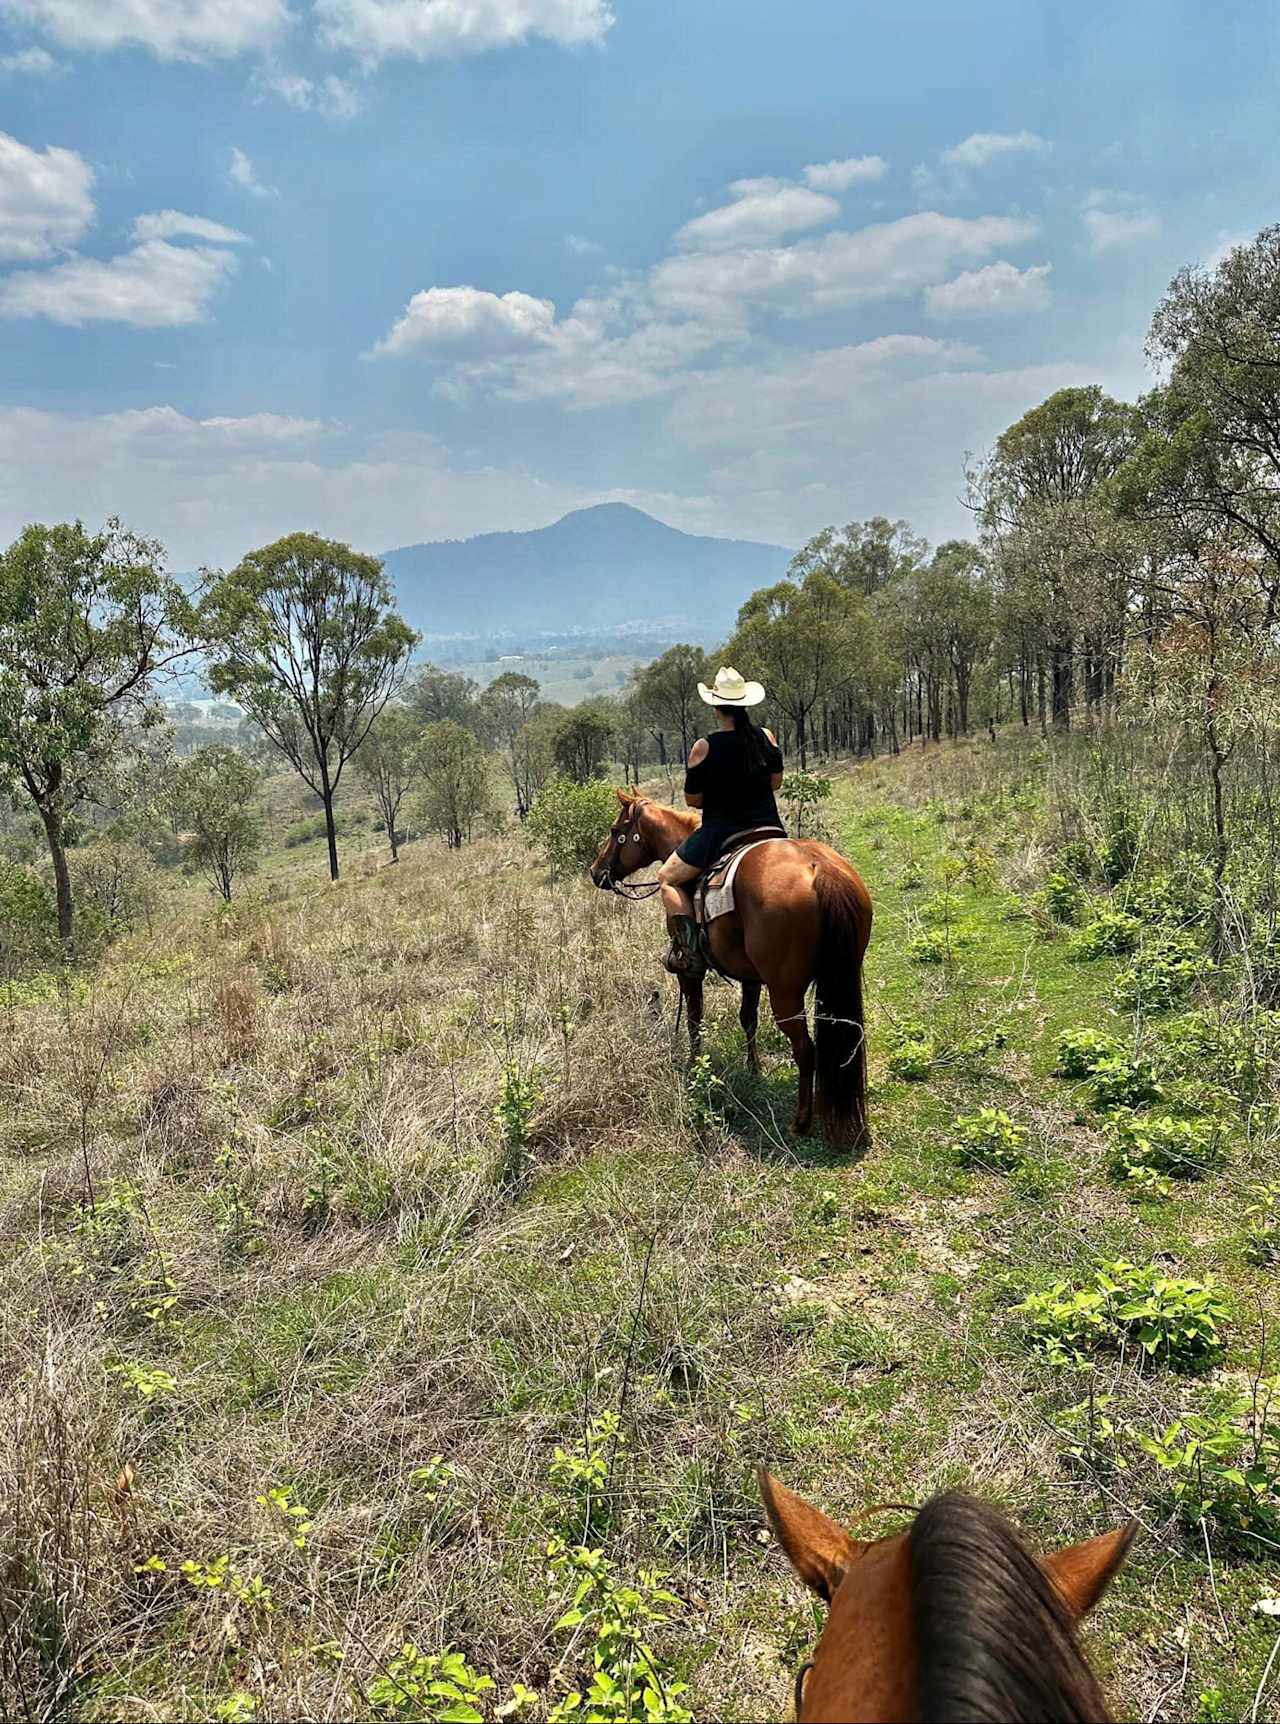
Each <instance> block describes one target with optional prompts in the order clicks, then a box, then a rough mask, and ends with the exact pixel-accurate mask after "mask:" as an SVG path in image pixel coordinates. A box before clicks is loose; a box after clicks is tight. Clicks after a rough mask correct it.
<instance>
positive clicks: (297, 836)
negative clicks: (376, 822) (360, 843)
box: [281, 808, 369, 850]
mask: <svg viewBox="0 0 1280 1724" xmlns="http://www.w3.org/2000/svg"><path fill="white" fill-rule="evenodd" d="M333 824H334V827H335V829H336V831H337V833H338V835H339V837H341V835H342V834H343V833H344V832H350V831H351V829H352V827H354V826H367V825H368V824H369V816H368V814H367V813H366V812H365V810H364V809H363V808H355V809H344V810H343V811H342V813H340V814H339V813H337V812H336V811H335V813H334V816H333ZM325 835H326V833H325V824H324V815H323V814H312V815H310V816H309V817H308V818H307V819H306V820H299V821H297V822H295V824H294V825H292V826H290V827H289V828H288V829H287V831H286V832H285V835H284V837H283V839H282V840H281V842H282V843H283V845H284V847H285V849H286V850H296V849H297V848H298V846H299V845H300V844H311V843H314V841H315V840H316V839H318V838H323V837H325Z"/></svg>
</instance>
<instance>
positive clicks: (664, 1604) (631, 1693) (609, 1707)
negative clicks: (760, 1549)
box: [547, 1539, 693, 1724]
mask: <svg viewBox="0 0 1280 1724" xmlns="http://www.w3.org/2000/svg"><path fill="white" fill-rule="evenodd" d="M547 1555H548V1557H549V1558H550V1566H551V1572H552V1574H553V1575H557V1576H562V1577H563V1578H564V1579H566V1580H568V1581H569V1582H571V1583H572V1584H573V1587H574V1593H573V1603H572V1604H571V1605H570V1607H569V1609H568V1610H567V1611H566V1612H565V1613H564V1615H563V1616H562V1617H561V1618H560V1620H559V1622H557V1623H556V1631H557V1632H558V1633H564V1634H569V1635H571V1636H572V1638H573V1640H574V1641H577V1640H579V1639H580V1638H582V1637H584V1636H585V1638H586V1639H587V1640H588V1641H589V1643H590V1645H591V1684H590V1687H589V1688H588V1690H587V1692H586V1693H585V1694H583V1693H581V1692H580V1691H576V1690H575V1691H574V1692H573V1693H571V1694H567V1695H566V1696H565V1698H564V1699H563V1700H561V1701H559V1702H558V1704H557V1705H555V1706H554V1707H552V1709H551V1711H550V1712H549V1713H548V1715H547V1717H548V1724H610V1721H611V1720H615V1719H616V1720H617V1721H618V1724H629V1721H630V1720H631V1719H637V1720H638V1719H644V1720H645V1721H646V1724H690V1720H691V1719H692V1717H693V1714H692V1713H691V1712H689V1711H688V1710H687V1709H686V1708H685V1707H684V1706H683V1705H681V1702H680V1697H681V1695H682V1694H683V1693H684V1692H685V1684H684V1683H683V1682H676V1681H674V1680H673V1679H672V1677H671V1676H669V1675H664V1674H663V1673H662V1670H661V1667H660V1666H659V1664H658V1660H657V1658H656V1657H655V1655H654V1652H653V1648H652V1647H651V1646H650V1645H649V1643H648V1640H647V1639H646V1635H647V1634H648V1632H649V1629H650V1626H651V1625H652V1624H657V1623H663V1622H666V1621H667V1620H668V1617H669V1609H670V1607H671V1606H674V1605H678V1604H679V1602H680V1601H679V1599H678V1598H677V1597H676V1596H675V1594H674V1593H671V1592H668V1591H667V1590H666V1588H665V1587H664V1585H663V1577H662V1576H661V1575H659V1574H657V1573H656V1572H654V1571H651V1570H646V1569H641V1570H640V1572H639V1574H638V1575H637V1577H636V1585H634V1586H627V1585H625V1584H623V1583H622V1582H620V1581H619V1579H618V1578H617V1571H616V1568H615V1565H614V1564H613V1563H612V1562H610V1560H609V1558H608V1557H607V1556H606V1555H605V1554H604V1552H603V1551H602V1550H587V1549H585V1548H583V1547H581V1546H580V1547H578V1548H576V1549H574V1548H571V1547H568V1546H566V1545H564V1544H562V1543H561V1542H560V1540H558V1539H555V1540H553V1541H552V1543H551V1544H550V1545H549V1546H548V1549H547Z"/></svg>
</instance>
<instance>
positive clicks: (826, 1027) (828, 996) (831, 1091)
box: [813, 861, 871, 1148]
mask: <svg viewBox="0 0 1280 1724" xmlns="http://www.w3.org/2000/svg"><path fill="white" fill-rule="evenodd" d="M813 884H814V890H815V891H816V892H817V895H818V912H819V917H820V922H821V933H820V936H819V943H818V964H817V976H816V980H817V990H816V999H815V1002H814V1013H813V1016H814V1047H815V1059H814V1108H815V1112H816V1115H817V1123H818V1126H819V1128H820V1129H821V1130H822V1131H823V1132H824V1134H825V1135H826V1136H827V1137H828V1138H830V1140H831V1141H832V1142H833V1143H836V1144H848V1145H851V1146H853V1147H855V1148H861V1147H862V1146H863V1145H864V1144H865V1143H866V1141H867V1042H866V1031H865V1027H864V1023H863V1015H862V954H863V952H864V951H865V949H866V944H867V940H868V938H869V936H870V933H871V926H870V924H871V905H870V903H869V902H868V901H867V899H866V896H865V891H864V890H863V889H862V888H861V886H860V882H859V881H858V878H857V876H856V875H855V874H854V873H853V872H852V870H849V872H847V873H846V872H845V870H844V869H843V868H839V869H838V868H836V867H833V866H832V864H831V863H830V862H826V861H824V862H823V863H822V864H821V865H820V866H819V868H818V870H817V872H816V874H815V875H814V881H813Z"/></svg>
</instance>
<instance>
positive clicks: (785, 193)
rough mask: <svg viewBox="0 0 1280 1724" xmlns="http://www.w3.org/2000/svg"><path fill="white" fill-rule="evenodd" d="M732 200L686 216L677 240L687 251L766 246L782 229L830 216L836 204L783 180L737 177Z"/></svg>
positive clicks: (816, 223)
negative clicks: (738, 178)
mask: <svg viewBox="0 0 1280 1724" xmlns="http://www.w3.org/2000/svg"><path fill="white" fill-rule="evenodd" d="M729 191H730V194H731V196H732V198H733V202H732V203H729V204H725V205H723V206H722V207H721V208H720V209H714V210H708V211H707V213H706V215H700V216H695V217H694V219H693V220H692V221H687V222H686V223H685V224H684V226H683V227H682V228H681V229H680V231H679V232H678V233H677V234H676V244H677V245H680V246H683V247H684V248H685V249H686V250H689V251H729V250H732V249H734V248H736V247H738V246H752V245H769V244H770V243H771V242H772V241H774V240H778V239H781V238H782V237H783V235H784V234H788V233H796V232H799V231H800V230H801V229H803V228H807V227H820V226H821V225H822V224H823V223H824V222H829V221H834V220H835V218H836V217H837V216H838V215H839V214H840V205H839V204H838V203H837V202H836V201H835V199H834V198H832V197H826V196H824V195H823V194H822V193H820V192H815V191H809V190H807V189H806V188H805V187H804V186H790V185H787V184H785V183H784V182H783V181H782V180H737V181H735V182H734V184H733V185H731V186H730V187H729Z"/></svg>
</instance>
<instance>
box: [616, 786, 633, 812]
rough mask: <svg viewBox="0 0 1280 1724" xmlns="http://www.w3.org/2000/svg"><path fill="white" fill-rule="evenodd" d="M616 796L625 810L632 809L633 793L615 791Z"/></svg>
mask: <svg viewBox="0 0 1280 1724" xmlns="http://www.w3.org/2000/svg"><path fill="white" fill-rule="evenodd" d="M614 795H615V796H616V797H617V798H618V801H619V802H620V803H621V804H622V806H623V807H624V808H630V806H631V792H630V791H629V790H615V791H614Z"/></svg>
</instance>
